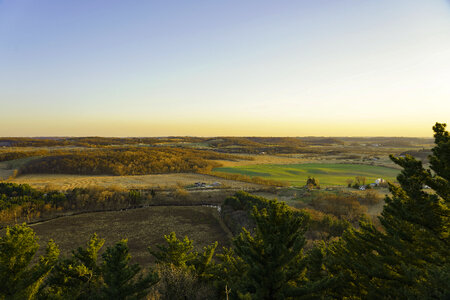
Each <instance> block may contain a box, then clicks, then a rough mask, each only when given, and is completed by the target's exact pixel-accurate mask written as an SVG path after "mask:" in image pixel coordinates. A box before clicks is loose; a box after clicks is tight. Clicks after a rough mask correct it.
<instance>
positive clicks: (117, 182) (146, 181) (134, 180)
mask: <svg viewBox="0 0 450 300" xmlns="http://www.w3.org/2000/svg"><path fill="white" fill-rule="evenodd" d="M14 182H15V183H21V184H29V185H31V186H33V187H36V188H45V187H47V188H52V189H57V190H67V189H73V188H82V187H89V186H99V187H105V188H109V187H119V188H125V189H148V188H157V189H171V188H177V187H184V186H189V185H192V184H194V183H195V182H204V183H206V184H211V183H214V182H220V183H221V187H229V188H240V189H241V188H242V189H247V188H257V187H258V185H256V184H252V183H247V182H240V181H235V180H227V179H223V178H217V177H214V176H210V175H204V174H193V173H174V174H155V175H135V176H107V175H98V176H95V175H69V174H67V175H66V174H39V175H38V174H30V175H22V176H19V177H17V178H16V179H14Z"/></svg>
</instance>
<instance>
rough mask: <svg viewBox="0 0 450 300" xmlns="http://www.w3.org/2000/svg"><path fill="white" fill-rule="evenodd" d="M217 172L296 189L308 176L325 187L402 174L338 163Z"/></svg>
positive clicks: (221, 170) (246, 168) (258, 166)
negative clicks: (260, 178)
mask: <svg viewBox="0 0 450 300" xmlns="http://www.w3.org/2000/svg"><path fill="white" fill-rule="evenodd" d="M214 171H219V172H226V173H234V174H242V175H247V176H257V177H262V178H268V179H273V180H277V181H287V182H289V183H290V184H292V185H294V186H303V185H305V182H306V179H307V178H308V176H311V177H315V178H316V179H319V181H320V184H322V185H345V184H346V180H348V179H354V178H355V177H356V176H363V177H365V178H366V180H367V182H373V181H374V180H375V179H376V178H379V177H381V178H384V179H386V180H390V181H394V180H395V177H396V176H397V175H398V172H399V171H398V170H397V169H393V168H388V167H383V166H372V165H364V164H337V163H306V164H289V165H281V164H269V165H248V166H239V167H221V168H216V169H214Z"/></svg>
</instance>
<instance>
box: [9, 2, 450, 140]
mask: <svg viewBox="0 0 450 300" xmlns="http://www.w3.org/2000/svg"><path fill="white" fill-rule="evenodd" d="M0 112H1V115H0V136H167V135H191V136H232V135H234V136H311V135H316V136H431V135H432V130H431V127H432V125H433V124H434V123H435V122H448V121H450V120H449V117H450V1H449V0H426V1H425V0H377V1H375V0H373V1H360V0H314V1H310V0H292V1H287V0H279V1H273V0H272V1H266V0H246V1H242V0H239V1H237V0H229V1H218V0H201V1H200V0H192V1H183V0H164V1H152V0H135V1H123V0H122V1H118V0H65V1H61V0H0Z"/></svg>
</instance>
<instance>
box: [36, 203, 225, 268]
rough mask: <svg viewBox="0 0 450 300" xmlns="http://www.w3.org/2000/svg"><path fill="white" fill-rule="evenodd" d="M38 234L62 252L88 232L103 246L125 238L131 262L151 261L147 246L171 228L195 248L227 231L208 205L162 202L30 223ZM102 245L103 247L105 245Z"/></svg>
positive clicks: (82, 241)
mask: <svg viewBox="0 0 450 300" xmlns="http://www.w3.org/2000/svg"><path fill="white" fill-rule="evenodd" d="M32 228H33V229H34V230H35V231H36V232H37V235H38V236H39V238H40V241H41V242H40V244H41V248H44V244H45V243H46V241H48V240H49V239H53V240H55V242H56V243H57V245H58V246H59V247H60V249H61V253H62V254H63V255H68V254H69V253H70V250H72V249H75V248H77V247H79V246H82V245H83V246H84V245H85V244H86V242H87V240H88V239H89V237H90V235H92V234H93V233H97V234H98V235H99V236H100V237H101V238H104V239H105V240H106V242H105V246H109V245H112V244H114V243H115V242H117V241H119V240H121V239H124V238H127V239H128V245H129V247H130V253H131V255H132V259H133V262H137V263H140V264H141V265H149V264H150V263H152V257H151V255H150V254H149V253H148V251H147V248H148V247H149V246H153V247H154V246H155V245H156V244H161V243H163V242H164V238H163V235H165V234H169V233H170V232H172V231H174V232H175V233H176V234H177V236H178V237H184V236H185V235H187V236H189V238H190V239H193V240H194V245H195V247H196V248H200V247H204V246H206V245H208V244H211V243H212V242H214V241H218V242H219V245H220V248H221V246H228V245H229V243H230V237H229V232H227V231H226V229H225V228H224V227H223V225H222V223H221V221H219V217H218V212H217V210H216V209H215V208H211V207H198V206H197V207H186V206H163V207H146V208H141V209H133V210H127V211H116V212H97V213H86V214H81V215H75V216H68V217H62V218H58V219H54V220H51V221H47V222H43V223H40V224H35V225H32ZM105 246H104V247H103V249H105V248H106V247H105Z"/></svg>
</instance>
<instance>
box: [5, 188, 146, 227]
mask: <svg viewBox="0 0 450 300" xmlns="http://www.w3.org/2000/svg"><path fill="white" fill-rule="evenodd" d="M149 198H151V194H148V195H147V194H145V195H144V194H143V193H141V192H139V191H134V190H123V189H117V188H112V189H104V188H96V187H90V188H75V189H71V190H67V191H65V192H64V193H63V192H59V191H55V190H51V191H42V190H37V189H34V188H32V187H31V186H29V185H27V184H15V183H0V226H5V225H9V224H12V223H17V222H25V221H26V222H31V221H34V220H38V219H42V218H48V217H54V216H55V215H57V214H58V213H61V212H66V211H72V212H77V211H94V210H105V209H108V210H117V209H123V208H130V207H136V206H139V205H141V204H142V203H143V201H144V200H148V199H149Z"/></svg>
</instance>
